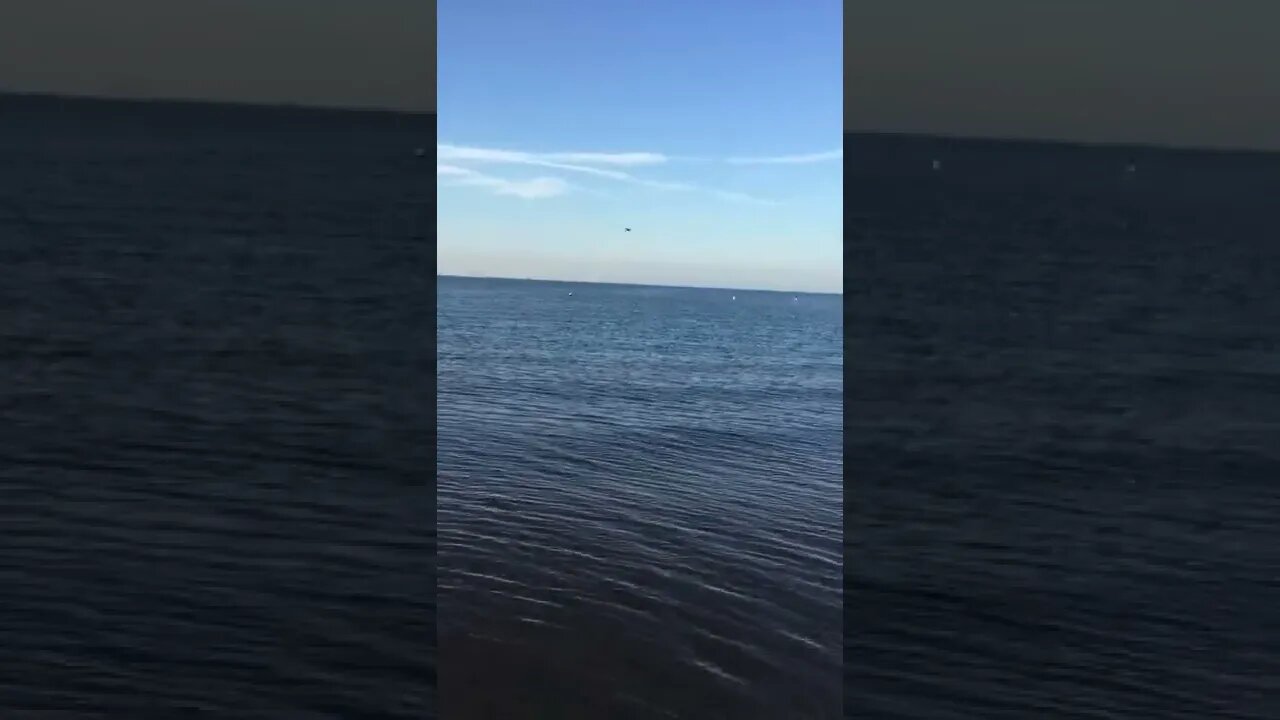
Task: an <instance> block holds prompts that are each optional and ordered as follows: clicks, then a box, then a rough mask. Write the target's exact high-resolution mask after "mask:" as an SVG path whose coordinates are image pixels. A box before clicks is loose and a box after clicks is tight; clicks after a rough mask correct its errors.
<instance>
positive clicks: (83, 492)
mask: <svg viewBox="0 0 1280 720" xmlns="http://www.w3.org/2000/svg"><path fill="white" fill-rule="evenodd" d="M433 135H434V127H432V124H431V121H430V119H429V118H426V117H408V116H384V115H366V114H349V113H321V112H308V111H299V110H262V109H246V108H229V107H218V106H193V105H175V104H138V103H104V102H84V101H79V102H72V101H60V100H50V99H43V98H29V97H26V98H24V97H6V96H0V715H2V716H4V717H6V718H9V717H12V718H23V719H24V720H25V719H26V718H33V719H37V718H39V719H44V718H49V719H61V718H101V717H112V718H116V717H120V718H176V717H207V718H236V719H237V720H245V719H248V718H263V719H270V720H279V719H281V718H290V719H291V720H292V719H297V720H304V719H315V720H320V719H321V718H334V719H337V718H343V719H349V718H422V717H426V716H429V715H430V713H431V711H432V710H433V708H434V705H435V699H434V670H435V665H434V657H435V652H434V644H435V638H434V633H435V608H434V602H433V594H434V588H435V579H434V575H433V574H432V573H433V567H432V560H433V558H434V549H435V548H434V544H433V533H432V524H433V518H434V487H433V475H432V461H433V457H432V445H433V442H434V440H433V438H432V432H433V416H432V412H433V409H432V408H431V407H430V404H431V403H430V398H431V392H430V388H431V386H430V383H431V382H432V379H431V371H430V369H431V361H430V358H431V355H430V353H431V352H432V351H433V343H434V338H433V337H432V331H431V327H432V324H433V322H434V319H433V318H432V306H433V304H434V296H433V294H432V293H431V292H430V280H429V279H430V277H431V276H430V275H429V274H428V273H430V272H432V270H433V268H434V262H433V259H434V258H433V256H434V248H433V246H432V244H431V242H430V240H431V236H430V234H429V233H428V230H429V228H430V227H431V225H432V223H433V220H432V218H431V216H430V213H431V210H430V208H431V205H430V203H431V202H432V198H433V195H432V191H433V183H434V178H433V177H432V176H431V174H430V173H429V170H428V168H427V167H426V166H425V164H423V163H421V162H420V161H417V160H416V158H414V157H413V156H412V151H413V148H414V147H416V146H423V145H426V142H427V141H426V138H430V137H432V136H433Z"/></svg>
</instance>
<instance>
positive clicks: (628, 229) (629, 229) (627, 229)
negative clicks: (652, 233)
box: [622, 228, 631, 232]
mask: <svg viewBox="0 0 1280 720" xmlns="http://www.w3.org/2000/svg"><path fill="white" fill-rule="evenodd" d="M622 229H623V230H626V231H627V232H631V228H622Z"/></svg>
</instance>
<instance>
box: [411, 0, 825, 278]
mask: <svg viewBox="0 0 1280 720" xmlns="http://www.w3.org/2000/svg"><path fill="white" fill-rule="evenodd" d="M841 18H842V7H841V2H840V0H808V1H807V2H786V1H785V0H740V1H738V2H713V1H711V0H706V1H704V2H685V1H684V0H647V1H645V0H614V1H613V2H596V1H595V0H548V1H547V2H537V3H533V2H527V1H526V0H441V1H440V2H439V3H438V52H437V62H438V71H437V96H436V97H437V107H438V112H439V116H438V131H437V148H436V163H437V165H436V173H437V199H438V206H437V207H438V210H437V212H438V222H437V228H438V238H439V240H438V242H439V245H438V250H437V267H438V271H439V272H440V273H441V274H446V275H455V274H458V275H480V276H496V277H533V278H546V279H562V280H582V281H599V282H629V283H645V284H661V285H689V286H705V287H728V288H743V289H752V288H759V289H776V290H790V291H807V292H839V291H840V288H841V285H842V278H843V267H842V266H843V245H842V242H843V233H842V224H843V218H842V206H843V201H842V191H843V187H842V180H843V178H842V164H841V163H842V153H841V148H842V145H843V136H842V125H841V123H842V113H843V87H842V73H843V67H842V60H843V50H842V41H841V36H842V32H843V31H842V25H841ZM625 228H631V231H630V232H627V231H626V230H625Z"/></svg>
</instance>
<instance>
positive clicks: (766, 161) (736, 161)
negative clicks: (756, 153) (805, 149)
mask: <svg viewBox="0 0 1280 720" xmlns="http://www.w3.org/2000/svg"><path fill="white" fill-rule="evenodd" d="M843 159H844V150H843V149H841V150H828V151H826V152H817V153H808V154H806V155H775V156H773V157H737V158H728V159H727V160H726V161H725V162H728V163H731V164H733V165H808V164H810V163H820V162H827V161H830V160H843Z"/></svg>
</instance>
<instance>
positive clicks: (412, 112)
mask: <svg viewBox="0 0 1280 720" xmlns="http://www.w3.org/2000/svg"><path fill="white" fill-rule="evenodd" d="M3 97H10V98H23V99H28V100H62V101H71V102H87V103H126V104H129V103H132V104H135V105H148V104H151V105H155V104H168V105H196V106H216V107H232V108H241V109H245V110H286V111H295V112H296V111H304V112H330V113H352V114H362V115H399V116H410V117H415V118H418V117H424V116H430V115H436V112H435V111H434V110H425V109H423V110H417V109H412V108H401V107H382V106H374V105H324V104H319V103H307V102H300V101H287V100H281V101H279V102H268V101H265V100H225V99H218V98H197V97H187V96H154V97H142V96H136V95H86V94H80V93H66V92H56V91H47V90H11V89H8V88H4V87H0V98H3Z"/></svg>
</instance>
